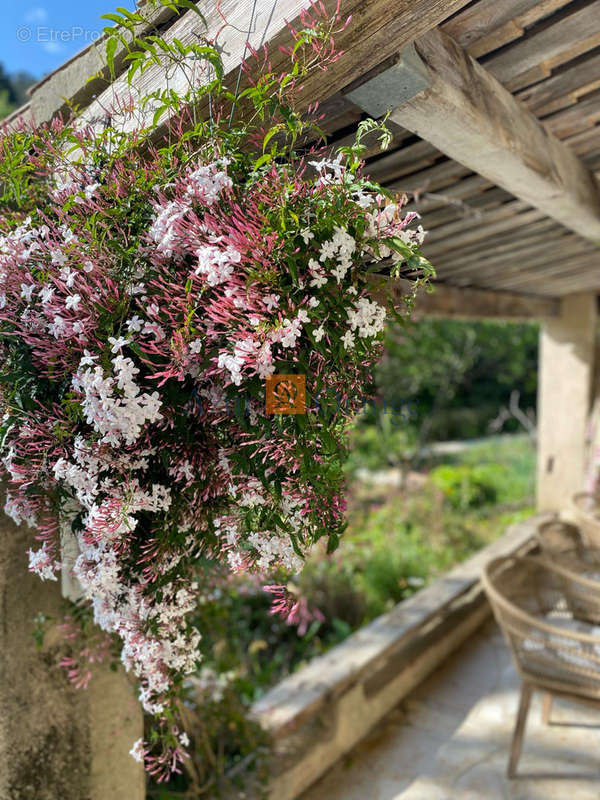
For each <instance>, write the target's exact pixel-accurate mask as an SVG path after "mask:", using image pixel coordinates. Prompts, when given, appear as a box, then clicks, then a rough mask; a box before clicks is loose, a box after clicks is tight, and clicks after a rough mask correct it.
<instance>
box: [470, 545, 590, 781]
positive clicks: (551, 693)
mask: <svg viewBox="0 0 600 800" xmlns="http://www.w3.org/2000/svg"><path fill="white" fill-rule="evenodd" d="M483 584H484V587H485V590H486V593H487V595H488V598H489V600H490V603H491V605H492V608H493V611H494V615H495V617H496V619H497V621H498V624H499V626H500V628H501V629H502V632H503V633H504V636H505V638H506V640H507V642H508V644H509V647H510V649H511V651H512V654H513V657H514V661H515V665H516V668H517V671H518V672H519V674H520V677H521V680H522V687H521V699H520V703H519V711H518V714H517V720H516V724H515V730H514V734H513V740H512V745H511V752H510V759H509V764H508V775H509V777H511V778H512V777H514V776H515V774H516V768H517V764H518V761H519V757H520V754H521V748H522V744H523V735H524V731H525V723H526V721H527V715H528V712H529V706H530V702H531V695H532V693H533V691H534V690H541V691H542V692H544V702H543V708H542V714H543V719H544V721H545V722H548V721H549V716H550V709H551V703H552V698H553V697H555V696H564V697H568V698H570V699H572V700H578V701H583V702H588V703H592V704H594V705H596V706H597V707H598V708H600V626H598V625H597V622H598V617H599V611H600V582H598V581H595V580H592V579H589V578H585V577H581V576H579V575H577V574H575V573H574V572H572V571H571V570H569V569H566V568H564V567H562V566H559V565H557V564H554V563H551V562H550V561H547V560H545V559H543V558H536V557H522V558H519V557H516V556H510V557H505V558H500V559H496V560H494V561H492V562H490V564H488V566H487V567H486V569H485V571H484V575H483Z"/></svg>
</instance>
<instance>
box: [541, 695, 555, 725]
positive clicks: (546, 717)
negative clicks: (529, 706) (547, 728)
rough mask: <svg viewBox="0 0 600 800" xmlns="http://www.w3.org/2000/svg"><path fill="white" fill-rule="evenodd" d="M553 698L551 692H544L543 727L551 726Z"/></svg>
mask: <svg viewBox="0 0 600 800" xmlns="http://www.w3.org/2000/svg"><path fill="white" fill-rule="evenodd" d="M553 699H554V698H553V697H552V695H551V694H550V692H544V696H543V697H542V725H549V724H550V714H551V713H552V701H553Z"/></svg>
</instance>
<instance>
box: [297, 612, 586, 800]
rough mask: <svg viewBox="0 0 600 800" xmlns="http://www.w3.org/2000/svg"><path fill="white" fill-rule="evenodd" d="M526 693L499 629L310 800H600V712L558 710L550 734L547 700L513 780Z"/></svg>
mask: <svg viewBox="0 0 600 800" xmlns="http://www.w3.org/2000/svg"><path fill="white" fill-rule="evenodd" d="M518 693H519V684H518V679H517V676H516V673H515V670H514V668H513V666H512V663H511V659H510V655H509V652H508V648H507V646H506V645H505V643H504V641H503V639H502V635H501V633H500V631H499V629H498V628H497V627H496V625H495V624H494V623H491V622H489V623H487V624H486V625H485V626H484V627H483V628H482V629H481V630H480V632H479V633H478V634H477V635H476V636H474V637H472V638H471V639H470V640H469V642H468V643H466V644H465V645H463V646H462V647H461V648H460V649H459V650H458V651H457V652H456V654H455V655H454V656H452V657H451V658H450V659H448V661H447V662H446V664H445V665H444V666H443V667H442V668H440V669H438V670H437V671H436V672H435V673H433V675H431V677H430V678H428V679H427V680H426V681H425V682H424V683H423V684H421V686H420V687H419V688H418V689H417V690H416V691H415V692H414V693H413V694H411V695H410V696H409V697H408V698H407V699H406V700H404V701H403V702H402V703H401V704H400V705H399V706H398V707H397V708H396V709H395V710H394V711H392V712H391V713H390V714H389V716H388V717H387V718H385V719H384V720H383V721H382V722H381V723H380V724H379V725H378V726H377V727H376V729H375V731H374V732H373V734H372V735H371V736H370V737H369V738H368V739H366V740H364V741H363V742H362V743H361V744H360V745H359V746H357V747H356V748H355V750H354V751H352V752H351V753H350V755H349V756H348V758H346V759H345V761H342V762H340V763H339V764H338V765H337V766H336V767H334V768H333V769H332V770H331V771H330V772H329V773H328V774H327V775H326V776H325V777H324V778H323V779H322V780H321V781H319V782H318V783H317V784H315V785H314V786H313V787H312V788H311V789H310V790H309V791H307V792H305V794H303V795H302V798H301V800H566V798H568V800H598V798H599V797H600V712H598V711H596V710H594V709H591V708H589V707H587V706H583V705H575V704H572V703H567V702H564V701H562V700H555V702H554V707H553V710H552V716H551V724H550V725H548V726H545V725H542V722H541V695H540V694H538V693H536V694H535V695H534V699H533V702H532V707H531V710H530V712H529V719H528V723H527V730H526V734H525V743H524V747H523V754H522V756H521V760H520V763H519V777H518V778H517V779H515V780H512V781H509V780H508V779H507V778H506V764H507V759H508V752H509V743H510V739H511V735H512V728H513V724H514V720H515V714H516V709H517V703H518Z"/></svg>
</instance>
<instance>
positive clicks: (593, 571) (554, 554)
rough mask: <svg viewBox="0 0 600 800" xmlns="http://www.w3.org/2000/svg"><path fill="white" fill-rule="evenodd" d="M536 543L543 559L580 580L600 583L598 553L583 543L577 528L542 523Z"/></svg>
mask: <svg viewBox="0 0 600 800" xmlns="http://www.w3.org/2000/svg"><path fill="white" fill-rule="evenodd" d="M536 539H537V542H538V544H539V547H540V551H541V553H542V557H543V558H545V559H547V560H549V561H552V562H554V563H557V564H559V565H560V566H561V567H565V568H566V569H569V570H571V572H575V574H577V575H582V576H583V577H584V578H590V579H592V580H596V581H600V549H598V547H590V546H589V545H588V544H587V543H586V539H585V538H584V536H583V534H582V532H581V530H580V528H579V527H578V526H577V525H573V524H572V523H570V522H565V521H564V520H561V519H552V520H548V521H547V522H542V523H541V524H540V525H538V528H537V530H536ZM599 616H600V609H599Z"/></svg>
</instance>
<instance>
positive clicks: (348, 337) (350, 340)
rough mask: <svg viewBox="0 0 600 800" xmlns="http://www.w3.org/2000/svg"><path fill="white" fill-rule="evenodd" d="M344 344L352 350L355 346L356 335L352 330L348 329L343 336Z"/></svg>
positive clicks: (347, 348)
mask: <svg viewBox="0 0 600 800" xmlns="http://www.w3.org/2000/svg"><path fill="white" fill-rule="evenodd" d="M342 344H343V345H344V347H345V348H346V350H351V349H352V348H353V347H354V335H353V334H352V332H351V331H346V333H345V334H344V335H343V336H342Z"/></svg>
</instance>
